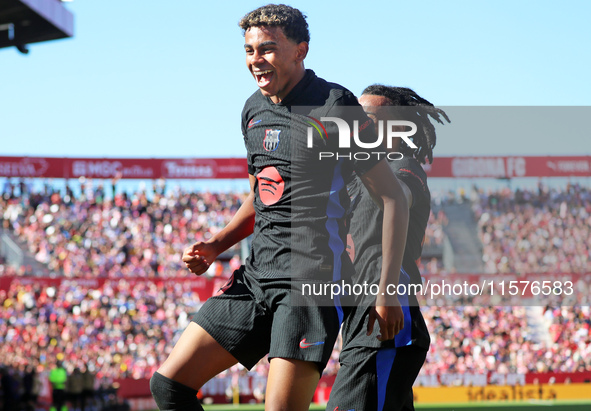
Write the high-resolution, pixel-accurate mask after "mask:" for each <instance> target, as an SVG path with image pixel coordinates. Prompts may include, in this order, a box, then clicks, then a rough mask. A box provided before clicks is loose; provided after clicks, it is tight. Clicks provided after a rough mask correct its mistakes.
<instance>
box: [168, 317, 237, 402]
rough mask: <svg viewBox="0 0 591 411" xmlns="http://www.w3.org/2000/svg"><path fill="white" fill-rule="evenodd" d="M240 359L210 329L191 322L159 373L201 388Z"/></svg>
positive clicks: (197, 388)
mask: <svg viewBox="0 0 591 411" xmlns="http://www.w3.org/2000/svg"><path fill="white" fill-rule="evenodd" d="M237 362H238V361H237V360H236V358H234V357H233V356H232V354H230V353H229V352H228V351H227V350H226V349H224V347H222V346H221V345H220V344H219V343H218V342H217V341H216V340H215V339H214V338H213V337H212V336H211V335H209V334H208V333H207V331H205V330H204V329H203V328H202V327H201V326H199V325H198V324H196V323H194V322H192V323H190V324H189V325H188V327H187V328H186V329H185V331H184V332H183V334H182V335H181V338H180V339H179V341H178V342H177V343H176V345H175V346H174V348H173V349H172V352H171V353H170V355H169V356H168V358H167V359H166V361H164V363H163V364H162V365H161V366H160V369H159V370H158V372H159V373H160V374H162V375H163V376H165V377H168V378H170V379H172V380H174V381H176V382H179V383H181V384H183V385H186V386H188V387H191V388H193V389H195V390H199V388H201V387H202V386H203V384H205V383H206V382H207V381H209V380H210V379H211V378H213V377H214V376H216V375H217V374H219V373H220V372H222V371H224V370H225V369H227V368H230V367H231V366H232V365H234V364H236V363H237Z"/></svg>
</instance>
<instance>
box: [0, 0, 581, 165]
mask: <svg viewBox="0 0 591 411" xmlns="http://www.w3.org/2000/svg"><path fill="white" fill-rule="evenodd" d="M263 4H265V2H252V1H240V2H238V1H234V2H233V1H218V2H201V1H194V0H176V1H170V2H162V1H155V0H146V1H142V2H141V3H140V2H131V1H115V0H101V1H100V2H96V1H94V2H89V1H82V0H75V1H74V2H72V3H67V7H68V8H69V9H70V10H71V11H72V12H73V13H74V16H75V36H74V38H72V39H68V40H59V41H54V42H47V43H40V44H33V45H31V46H30V50H31V51H30V53H29V54H28V55H26V56H25V55H21V54H20V53H18V52H17V51H16V49H14V48H11V49H1V50H0V73H1V74H2V78H3V81H2V83H0V97H1V98H0V124H1V127H0V155H33V156H34V155H39V156H73V157H75V156H91V157H101V156H106V157H212V156H213V157H229V156H231V157H242V156H244V153H245V150H244V146H243V142H242V136H241V133H240V113H241V110H242V106H243V104H244V101H245V100H246V98H247V97H248V96H249V95H250V94H251V93H252V92H254V91H255V90H256V85H255V83H254V80H253V79H252V77H251V76H250V74H249V73H248V71H247V69H246V66H245V63H244V50H243V36H242V33H241V30H240V29H239V28H238V25H237V22H238V20H239V19H240V18H241V17H242V16H243V15H244V14H245V13H246V12H248V11H250V10H252V9H254V8H256V7H258V6H260V5H263ZM288 4H290V5H292V6H294V7H298V8H299V9H301V10H302V11H303V12H304V13H305V14H307V15H308V23H309V25H310V32H311V42H310V53H309V55H308V57H307V59H306V67H307V68H312V69H313V70H314V71H315V72H316V74H318V75H319V76H321V77H323V78H325V79H327V80H329V81H332V82H337V83H340V84H342V85H344V86H346V87H347V88H349V89H350V90H352V91H353V92H354V93H355V94H357V95H358V94H359V93H360V92H361V90H362V89H363V88H364V87H365V86H367V85H369V84H371V83H375V82H382V83H386V84H391V85H399V86H407V87H411V88H413V89H415V90H416V91H417V92H418V93H419V94H421V95H422V96H423V97H425V98H427V99H429V100H430V101H432V102H433V103H435V104H436V105H439V106H515V105H516V106H529V105H534V106H537V105H542V106H555V105H558V106H591V81H590V80H589V73H591V47H589V42H590V40H591V25H590V24H589V20H588V19H589V16H590V15H591V2H589V1H586V0H579V1H574V0H567V1H564V2H556V1H528V0H521V1H514V0H512V1H506V0H502V1H473V0H466V1H458V0H447V1H425V0H417V1H404V2H401V1H374V2H370V1H365V2H358V1H355V2H344V3H343V2H336V1H318V0H315V1H292V2H289V3H288ZM140 5H141V6H140ZM1 34H2V33H0V35H1ZM453 120H454V119H453V118H452V122H453ZM454 125H455V123H452V125H450V126H445V127H441V128H439V129H438V137H439V138H438V146H437V147H436V154H439V155H454V154H462V155H472V154H473V155H485V154H531V155H545V154H577V155H580V154H591V143H589V141H590V140H589V139H588V138H587V136H588V135H589V133H588V132H587V130H588V129H589V127H588V126H586V124H585V123H584V122H582V123H581V124H580V125H578V126H577V127H576V128H577V130H578V131H580V132H578V133H574V135H572V134H570V133H567V134H569V135H563V134H562V133H564V131H563V130H564V129H563V128H562V127H558V126H557V130H554V131H552V133H550V134H548V135H545V136H543V137H539V136H534V135H532V134H533V133H532V134H529V135H523V136H522V137H520V138H514V137H511V136H510V135H507V133H499V135H498V136H497V137H496V138H495V139H492V140H491V139H490V138H486V139H485V138H481V139H479V138H478V136H465V135H459V134H461V133H455V132H454V128H453V126H454ZM492 127H499V128H500V129H503V121H502V119H499V120H498V124H493V125H492ZM464 134H465V133H464ZM556 138H559V139H561V140H562V142H560V143H556Z"/></svg>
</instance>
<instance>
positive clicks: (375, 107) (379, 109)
mask: <svg viewBox="0 0 591 411" xmlns="http://www.w3.org/2000/svg"><path fill="white" fill-rule="evenodd" d="M359 104H361V106H362V107H363V110H364V111H365V114H367V116H368V117H369V118H371V119H372V120H373V122H374V126H375V131H376V134H379V133H380V129H379V121H380V120H381V121H382V128H383V129H382V133H383V134H382V135H383V136H385V135H386V130H385V128H386V124H387V123H386V122H387V121H388V120H394V118H392V112H391V111H390V110H388V109H387V107H388V106H391V105H392V102H391V101H390V99H388V98H386V97H384V96H373V95H371V94H362V95H361V97H359ZM392 129H393V130H395V131H404V126H394V127H393V128H392ZM399 144H400V139H397V138H396V139H394V140H393V141H392V150H394V151H396V150H398V145H399Z"/></svg>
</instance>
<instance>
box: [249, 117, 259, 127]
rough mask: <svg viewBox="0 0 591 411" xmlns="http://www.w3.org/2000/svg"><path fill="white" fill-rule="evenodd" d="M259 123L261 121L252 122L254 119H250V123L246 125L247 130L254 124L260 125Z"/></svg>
mask: <svg viewBox="0 0 591 411" xmlns="http://www.w3.org/2000/svg"><path fill="white" fill-rule="evenodd" d="M261 121H263V120H257V121H254V118H253V119H250V122H249V123H248V128H251V127H252V126H254V125H255V124H258V123H260V122H261Z"/></svg>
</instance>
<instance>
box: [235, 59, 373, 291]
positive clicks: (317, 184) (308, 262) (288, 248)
mask: <svg viewBox="0 0 591 411" xmlns="http://www.w3.org/2000/svg"><path fill="white" fill-rule="evenodd" d="M325 117H338V118H346V119H347V121H350V124H352V126H351V127H353V124H354V125H356V126H359V128H358V130H359V138H360V139H361V140H362V141H363V140H367V141H375V139H376V138H375V135H374V134H373V127H369V125H370V124H372V123H371V120H369V118H368V117H367V116H366V115H365V113H364V112H363V109H362V108H361V106H360V105H359V103H358V102H357V99H356V98H355V96H354V95H353V94H352V93H351V92H350V91H348V90H347V89H345V88H344V87H342V86H339V85H337V84H333V83H328V82H326V81H325V80H323V79H321V78H319V77H317V76H316V75H315V74H314V72H313V71H311V70H306V74H305V76H304V78H303V79H302V80H301V81H300V82H299V83H298V84H297V85H296V86H295V87H294V88H293V89H292V91H291V92H290V93H289V94H288V95H287V96H286V98H285V99H283V101H281V102H280V103H278V104H274V103H273V102H272V101H271V100H270V99H269V98H268V97H265V96H263V95H262V93H261V92H260V90H257V91H256V92H255V93H254V94H253V95H252V96H251V97H250V98H249V99H248V100H247V101H246V104H245V106H244V110H243V112H242V133H243V136H244V142H245V145H246V149H247V161H248V171H249V174H251V175H253V176H254V177H255V178H256V183H255V187H254V193H255V199H254V209H255V213H256V214H255V227H254V233H253V240H252V246H251V251H250V256H249V258H248V259H247V261H246V270H247V272H248V273H249V274H251V275H253V276H254V277H255V278H259V279H273V278H302V279H312V278H314V279H323V280H326V279H340V278H341V272H343V271H345V272H351V271H352V267H351V263H350V261H349V258H348V256H347V254H346V251H345V247H346V228H345V217H346V210H347V209H348V207H349V196H348V193H347V190H346V184H347V183H348V182H349V181H350V180H351V179H352V175H353V172H355V173H357V174H360V175H361V174H363V173H365V172H366V171H368V170H369V169H371V168H372V167H373V166H375V164H376V163H377V162H378V161H379V160H378V159H377V158H373V157H372V158H369V159H366V157H364V158H363V159H362V160H355V157H354V156H353V155H352V153H351V151H354V150H356V149H355V148H352V149H345V151H343V150H341V149H340V148H339V134H338V129H337V125H336V123H334V122H331V121H325V122H322V121H320V119H321V118H325ZM353 120H357V123H353ZM339 150H340V151H339ZM347 150H349V153H348V154H349V157H347V155H346V154H347ZM337 151H338V152H339V153H344V155H341V156H340V157H339V158H338V159H337V158H336V156H335V157H332V158H320V154H321V153H335V152H337Z"/></svg>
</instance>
